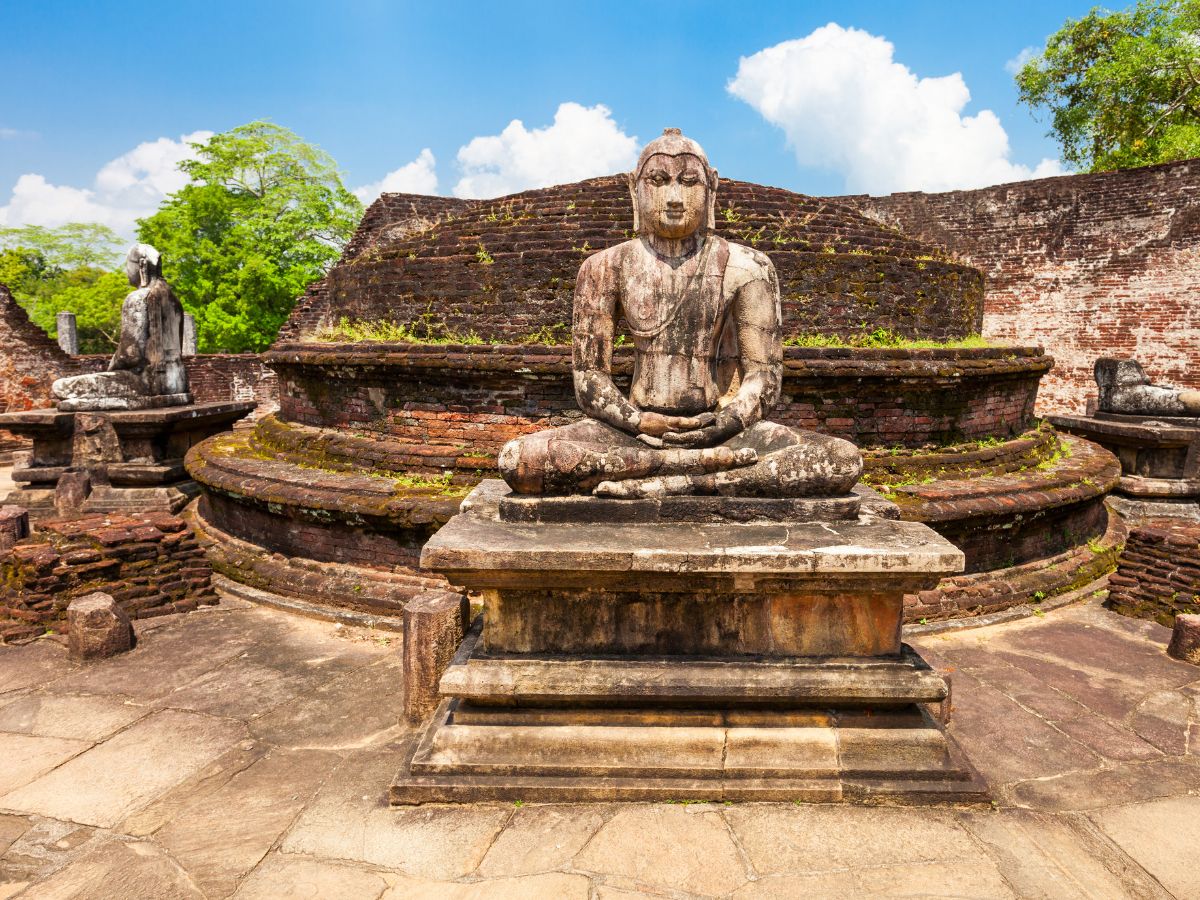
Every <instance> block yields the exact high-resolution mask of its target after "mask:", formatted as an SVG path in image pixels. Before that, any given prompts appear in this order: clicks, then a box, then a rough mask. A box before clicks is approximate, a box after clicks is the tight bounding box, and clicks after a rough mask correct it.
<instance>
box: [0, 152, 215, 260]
mask: <svg viewBox="0 0 1200 900" xmlns="http://www.w3.org/2000/svg"><path fill="white" fill-rule="evenodd" d="M212 134H213V133H212V132H211V131H194V132H192V133H191V134H185V135H183V136H182V137H180V138H179V139H178V140H173V139H172V138H165V137H163V138H159V139H158V140H155V141H146V142H145V143H142V144H138V145H137V146H136V147H134V148H133V149H132V150H130V151H129V152H128V153H123V154H122V155H120V156H118V157H117V158H116V159H114V160H112V161H111V162H108V163H106V164H105V165H104V166H103V167H102V168H101V169H100V171H99V172H97V173H96V177H95V179H94V180H93V182H92V185H91V187H73V186H71V185H61V184H53V183H51V182H50V181H47V180H46V178H45V177H44V176H42V175H38V174H33V173H29V174H25V175H22V176H21V177H20V178H18V179H17V183H16V184H15V185H14V186H13V190H12V195H11V197H10V198H9V201H8V203H7V204H5V205H4V206H0V225H9V226H13V225H44V226H46V227H49V228H53V227H55V226H58V225H64V224H66V223H67V222H99V223H101V224H103V225H107V226H109V227H110V228H112V229H113V230H114V231H116V232H117V233H118V234H120V235H121V236H122V237H126V238H130V239H132V238H133V235H134V230H135V226H134V222H135V220H136V219H139V218H141V217H142V216H146V215H149V214H150V213H152V212H154V210H155V209H157V208H158V205H159V204H160V203H161V202H162V200H163V198H164V197H165V196H166V195H167V194H170V193H172V192H174V191H177V190H179V189H180V188H181V187H183V186H184V185H185V184H187V176H186V175H184V174H183V173H182V172H180V171H179V163H181V162H182V161H183V160H185V159H191V158H192V157H193V156H194V155H195V151H193V149H192V147H191V146H190V145H191V144H193V143H203V142H204V141H207V140H208V139H209V138H210V137H212Z"/></svg>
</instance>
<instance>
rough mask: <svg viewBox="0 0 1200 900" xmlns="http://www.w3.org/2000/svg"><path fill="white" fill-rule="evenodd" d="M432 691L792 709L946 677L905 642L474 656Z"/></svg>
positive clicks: (895, 701)
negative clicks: (744, 654) (706, 653)
mask: <svg viewBox="0 0 1200 900" xmlns="http://www.w3.org/2000/svg"><path fill="white" fill-rule="evenodd" d="M440 691H441V694H442V696H443V697H457V698H460V699H461V700H465V701H468V702H470V703H473V704H478V705H480V706H507V707H513V706H518V707H526V706H529V707H559V706H572V705H580V706H590V707H597V706H605V705H608V706H617V707H630V706H640V705H661V704H667V705H670V706H675V707H714V706H715V707H719V706H723V705H728V704H737V705H738V706H745V705H747V704H750V705H755V706H760V707H762V706H771V707H778V708H793V709H794V708H797V707H820V708H827V707H836V706H899V705H904V704H910V703H938V702H940V701H941V700H942V699H944V698H945V696H946V682H945V680H944V679H943V678H942V677H941V676H940V675H938V674H937V673H936V672H935V671H933V670H932V669H931V668H929V666H928V665H927V664H926V663H925V662H924V661H923V660H922V659H921V658H920V657H919V656H917V655H916V654H915V653H914V652H913V651H912V650H911V648H909V647H908V646H907V645H904V646H903V648H902V651H901V655H900V657H899V658H873V657H865V658H864V657H842V658H837V657H817V658H808V659H788V660H784V661H779V662H756V661H745V662H734V661H724V660H722V661H708V660H698V659H689V658H662V659H658V660H654V659H648V660H646V661H632V660H629V659H579V658H573V657H562V658H557V659H524V658H519V657H503V658H479V657H475V658H471V659H467V660H464V661H456V663H455V664H454V665H451V666H450V667H449V668H448V669H447V670H446V674H445V675H443V676H442V681H441V686H440Z"/></svg>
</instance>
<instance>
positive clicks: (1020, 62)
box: [1004, 47, 1038, 75]
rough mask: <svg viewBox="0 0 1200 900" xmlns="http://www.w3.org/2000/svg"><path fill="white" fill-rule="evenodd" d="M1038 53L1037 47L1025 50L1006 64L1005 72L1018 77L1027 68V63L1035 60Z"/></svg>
mask: <svg viewBox="0 0 1200 900" xmlns="http://www.w3.org/2000/svg"><path fill="white" fill-rule="evenodd" d="M1037 52H1038V51H1037V47H1026V48H1024V49H1023V50H1022V51H1021V52H1020V53H1018V54H1017V55H1016V56H1014V57H1013V58H1012V59H1010V60H1009V61H1008V62H1006V63H1005V64H1004V71H1005V72H1007V73H1008V74H1009V75H1016V74H1017V73H1018V72H1020V71H1021V70H1022V69H1023V68H1025V63H1027V62H1029V61H1030V60H1031V59H1033V57H1034V55H1035V54H1036V53H1037Z"/></svg>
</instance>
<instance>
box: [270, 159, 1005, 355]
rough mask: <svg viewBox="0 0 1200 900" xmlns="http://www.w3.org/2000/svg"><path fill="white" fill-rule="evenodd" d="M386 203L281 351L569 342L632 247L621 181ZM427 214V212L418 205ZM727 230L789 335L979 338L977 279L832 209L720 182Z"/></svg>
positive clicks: (314, 291) (722, 228) (321, 286)
mask: <svg viewBox="0 0 1200 900" xmlns="http://www.w3.org/2000/svg"><path fill="white" fill-rule="evenodd" d="M435 199H439V198H413V197H411V196H406V195H391V194H385V195H384V196H383V197H381V198H380V199H379V200H378V201H376V203H375V204H373V205H372V206H371V208H370V209H369V210H368V211H367V214H366V216H365V217H364V218H363V221H362V223H361V225H360V226H359V229H358V232H357V233H356V235H355V237H354V239H353V240H352V241H351V243H350V244H349V245H348V246H347V248H346V251H345V253H344V254H343V256H342V259H341V261H340V262H339V263H338V264H337V265H336V266H334V268H333V269H332V270H331V271H330V273H329V275H328V276H327V277H326V278H325V279H323V280H322V281H320V282H318V283H317V284H315V285H314V286H313V287H312V288H311V289H310V290H309V292H308V293H307V294H306V295H305V296H304V297H303V298H301V300H300V302H299V303H298V304H297V306H296V309H295V310H294V311H293V313H292V316H291V317H290V318H289V320H288V322H287V324H285V325H284V327H283V329H282V330H281V331H280V335H279V342H280V343H282V342H290V341H295V340H300V339H303V338H305V337H307V336H310V335H312V334H313V333H314V332H315V331H318V330H319V329H320V328H322V327H324V326H327V325H329V324H332V323H335V322H336V321H337V320H338V319H340V318H341V317H346V318H349V319H355V320H367V321H378V320H388V321H394V322H399V323H405V324H407V323H414V322H416V323H420V322H422V321H425V322H428V323H432V324H433V325H434V326H435V327H437V328H449V329H453V330H455V331H460V332H464V333H465V332H474V333H475V334H476V335H478V336H479V337H481V338H484V339H486V340H498V341H512V342H518V341H520V340H521V339H522V338H523V337H527V336H529V335H533V334H537V333H539V332H541V331H542V330H543V329H549V330H550V331H551V332H553V334H554V336H555V337H556V338H558V339H559V340H563V341H565V340H567V339H568V336H569V326H570V321H571V301H572V295H573V292H574V287H575V276H576V274H577V273H578V271H579V266H580V264H581V263H582V262H583V260H584V259H586V258H587V256H589V255H590V254H592V253H594V252H596V251H598V250H601V249H604V248H605V247H609V246H612V245H614V244H617V243H620V242H621V241H624V240H627V239H628V238H629V237H631V236H632V226H633V211H632V207H631V203H630V198H629V193H628V189H627V187H626V185H625V180H624V178H622V177H607V178H595V179H591V180H588V181H582V182H577V183H575V184H566V185H558V186H556V187H551V188H544V189H541V190H535V191H526V192H524V193H520V194H514V195H512V196H511V197H504V198H499V199H497V200H494V201H444V203H443V205H442V206H441V207H438V206H436V205H433V204H432V200H435ZM418 200H421V201H423V203H424V205H418V204H417V201H418ZM718 208H719V215H718V216H717V231H718V232H719V233H720V234H722V235H723V236H725V237H726V238H728V239H730V240H733V241H736V242H739V243H743V244H747V245H751V246H754V247H755V248H757V249H759V250H762V251H764V252H766V253H767V254H768V255H769V256H770V257H771V259H772V261H773V262H774V264H775V267H776V270H777V271H778V273H779V278H780V292H781V295H782V301H783V316H784V329H785V332H786V333H789V334H800V333H808V332H821V333H826V334H840V335H843V336H851V335H857V334H861V333H863V332H864V331H867V332H869V331H872V330H875V329H877V328H884V329H887V330H890V331H893V332H895V333H897V334H901V335H904V336H905V337H910V338H930V339H935V340H943V339H950V338H958V337H963V336H965V335H967V334H970V333H973V332H977V331H978V330H979V328H980V322H981V316H982V313H983V306H982V304H983V283H982V279H981V277H980V274H979V272H978V271H976V270H974V269H972V268H970V267H968V266H963V265H960V264H957V263H954V262H947V261H945V260H944V259H943V258H942V257H941V256H940V255H939V252H938V251H937V250H936V249H935V248H933V247H930V246H928V245H926V244H923V243H921V242H918V241H913V240H910V239H909V238H907V237H905V236H904V235H902V234H900V233H899V232H897V231H895V230H893V229H887V228H882V227H880V226H879V225H878V224H877V223H874V222H872V221H870V220H868V219H867V218H865V217H864V216H862V215H861V214H859V213H857V212H855V211H854V210H852V209H850V208H848V207H846V206H843V205H842V204H839V203H837V202H835V201H832V200H818V199H814V198H812V197H806V196H803V195H801V194H794V193H792V192H790V191H785V190H781V189H779V188H769V187H762V186H760V185H754V184H749V183H747V182H739V181H723V182H722V183H721V186H720V188H719V191H718Z"/></svg>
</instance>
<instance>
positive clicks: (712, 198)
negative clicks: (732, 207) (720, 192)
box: [706, 169, 717, 231]
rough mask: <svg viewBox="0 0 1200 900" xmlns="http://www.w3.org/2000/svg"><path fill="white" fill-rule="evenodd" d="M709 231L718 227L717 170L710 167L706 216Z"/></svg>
mask: <svg viewBox="0 0 1200 900" xmlns="http://www.w3.org/2000/svg"><path fill="white" fill-rule="evenodd" d="M706 219H707V221H706V224H707V227H708V230H709V231H716V229H717V170H716V169H709V175H708V215H707V217H706Z"/></svg>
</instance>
